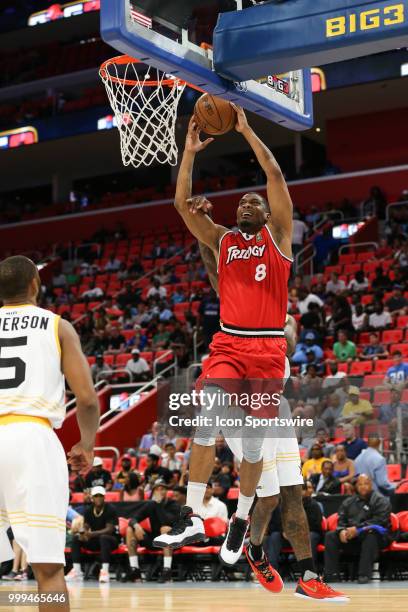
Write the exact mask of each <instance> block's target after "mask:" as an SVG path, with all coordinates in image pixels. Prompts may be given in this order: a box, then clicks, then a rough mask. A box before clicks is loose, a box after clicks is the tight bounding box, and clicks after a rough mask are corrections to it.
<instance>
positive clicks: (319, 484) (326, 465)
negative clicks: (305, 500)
mask: <svg viewBox="0 0 408 612" xmlns="http://www.w3.org/2000/svg"><path fill="white" fill-rule="evenodd" d="M310 481H311V483H312V485H313V489H314V491H315V493H318V494H319V495H322V494H324V495H339V494H340V492H341V483H340V480H339V479H338V478H336V476H334V474H333V463H332V461H331V460H330V459H326V461H323V463H322V472H321V474H312V476H311V477H310Z"/></svg>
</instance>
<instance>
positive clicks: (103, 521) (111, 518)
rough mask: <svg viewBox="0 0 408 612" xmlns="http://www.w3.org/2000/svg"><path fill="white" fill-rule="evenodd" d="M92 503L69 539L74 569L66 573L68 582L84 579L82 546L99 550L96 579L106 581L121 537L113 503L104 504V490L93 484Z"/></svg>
mask: <svg viewBox="0 0 408 612" xmlns="http://www.w3.org/2000/svg"><path fill="white" fill-rule="evenodd" d="M91 495H92V506H91V507H90V508H87V509H86V510H85V514H84V528H83V530H81V531H80V532H79V533H78V534H75V535H74V536H73V538H72V544H71V548H72V562H73V568H72V570H71V571H70V572H69V574H68V575H67V577H66V579H67V580H68V581H74V580H83V578H84V575H83V573H82V569H81V548H85V549H87V550H91V551H100V555H101V560H102V569H101V571H100V573H99V582H109V564H110V561H111V553H112V551H113V550H115V549H116V548H117V547H118V544H119V541H120V538H119V530H118V516H117V514H116V510H115V508H114V506H113V505H112V504H106V503H105V489H104V487H103V486H100V485H98V486H94V487H93V488H92V491H91Z"/></svg>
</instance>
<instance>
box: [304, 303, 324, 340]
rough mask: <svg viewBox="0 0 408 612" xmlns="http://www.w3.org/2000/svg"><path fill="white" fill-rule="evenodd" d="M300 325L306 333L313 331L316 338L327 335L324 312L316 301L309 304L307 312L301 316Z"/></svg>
mask: <svg viewBox="0 0 408 612" xmlns="http://www.w3.org/2000/svg"><path fill="white" fill-rule="evenodd" d="M300 325H301V326H302V328H303V329H304V330H306V333H308V332H310V331H311V332H313V333H314V334H315V338H316V339H317V338H321V337H323V336H324V335H325V320H324V313H323V311H322V309H321V308H320V307H319V305H318V304H316V302H311V303H310V304H309V306H308V309H307V312H306V314H304V315H302V316H301V317H300ZM305 335H306V334H305Z"/></svg>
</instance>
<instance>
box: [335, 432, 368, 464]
mask: <svg viewBox="0 0 408 612" xmlns="http://www.w3.org/2000/svg"><path fill="white" fill-rule="evenodd" d="M343 431H344V434H345V436H346V439H345V440H344V442H340V444H342V445H343V446H344V448H345V449H346V455H347V457H348V458H349V459H353V460H354V459H356V458H357V457H358V456H359V454H360V453H361V451H363V450H364V449H365V448H367V442H365V441H364V440H362V439H361V438H357V437H356V434H355V430H354V425H351V424H350V423H348V424H347V425H343Z"/></svg>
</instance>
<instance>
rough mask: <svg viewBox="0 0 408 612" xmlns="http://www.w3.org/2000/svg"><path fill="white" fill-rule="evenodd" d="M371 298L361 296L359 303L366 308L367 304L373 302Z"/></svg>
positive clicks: (370, 296)
mask: <svg viewBox="0 0 408 612" xmlns="http://www.w3.org/2000/svg"><path fill="white" fill-rule="evenodd" d="M373 299H374V298H373V296H372V295H367V294H366V295H363V296H361V303H362V305H363V306H367V304H371V302H372V301H373Z"/></svg>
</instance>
